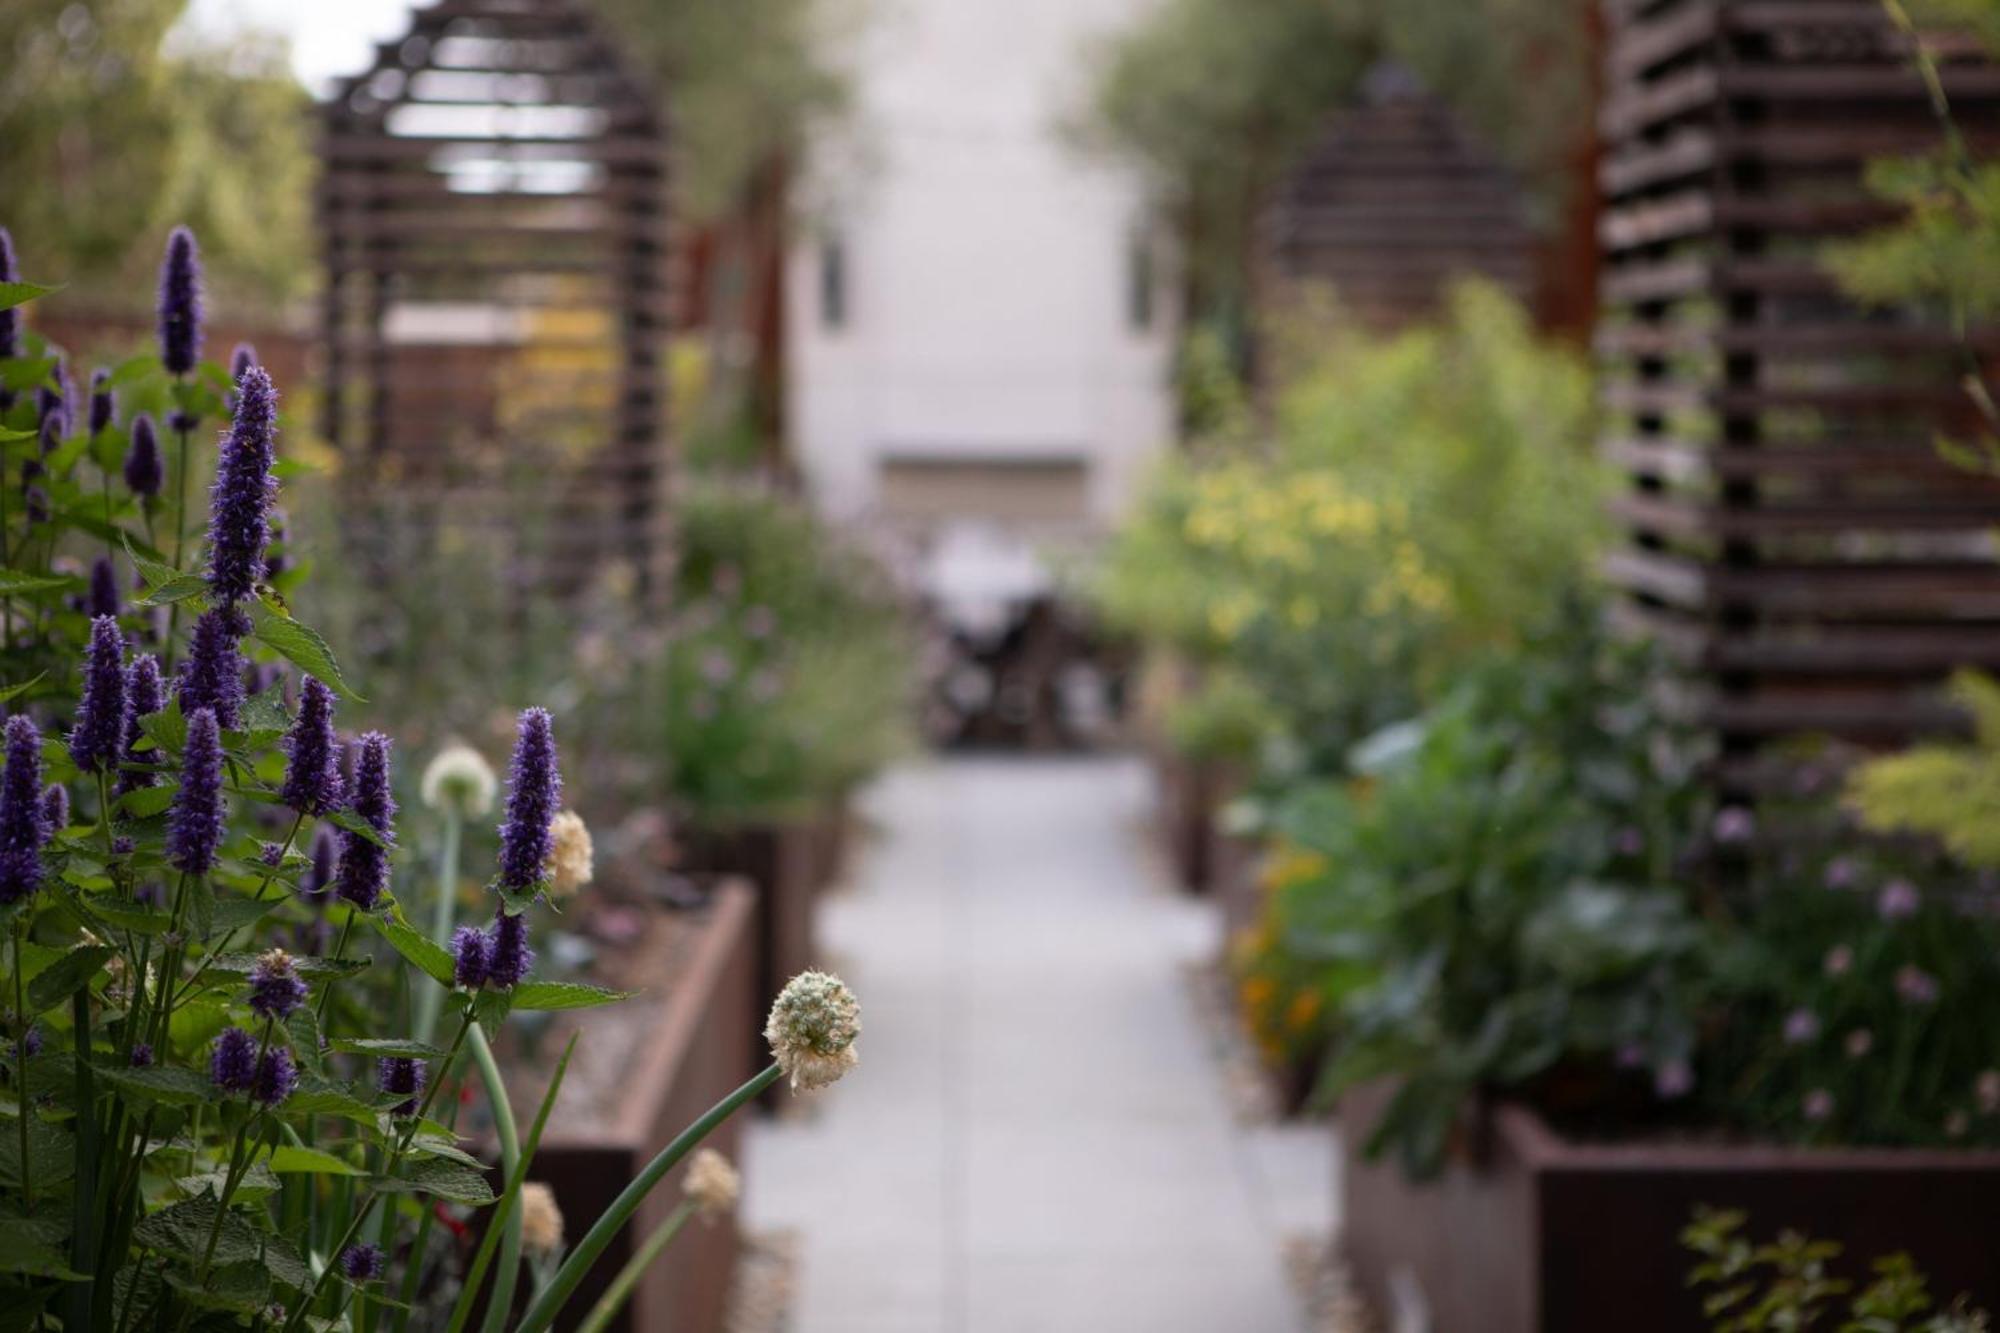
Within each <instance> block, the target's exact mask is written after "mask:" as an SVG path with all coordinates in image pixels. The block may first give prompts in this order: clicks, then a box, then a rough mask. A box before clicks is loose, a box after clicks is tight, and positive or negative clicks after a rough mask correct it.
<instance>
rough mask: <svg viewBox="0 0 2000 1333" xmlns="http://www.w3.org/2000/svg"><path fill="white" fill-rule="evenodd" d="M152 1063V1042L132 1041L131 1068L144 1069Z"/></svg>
mask: <svg viewBox="0 0 2000 1333" xmlns="http://www.w3.org/2000/svg"><path fill="white" fill-rule="evenodd" d="M152 1063H153V1044H152V1043H151V1042H149V1041H135V1042H133V1043H132V1068H134V1069H144V1068H146V1067H147V1066H149V1065H151V1064H152Z"/></svg>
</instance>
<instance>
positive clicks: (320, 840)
mask: <svg viewBox="0 0 2000 1333" xmlns="http://www.w3.org/2000/svg"><path fill="white" fill-rule="evenodd" d="M339 847H340V839H339V838H337V837H335V836H334V832H333V826H332V825H331V824H321V825H319V826H318V827H316V828H314V829H313V836H312V842H311V843H309V844H308V845H307V850H306V862H307V864H306V869H305V873H304V874H302V875H300V876H299V892H300V893H301V894H302V895H304V897H305V899H306V900H307V901H308V902H313V903H319V902H324V901H325V900H326V897H327V895H328V894H330V893H332V892H333V870H334V856H335V854H336V853H337V852H338V850H339Z"/></svg>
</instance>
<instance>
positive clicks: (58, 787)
mask: <svg viewBox="0 0 2000 1333" xmlns="http://www.w3.org/2000/svg"><path fill="white" fill-rule="evenodd" d="M42 822H43V824H45V825H47V827H48V830H49V832H50V833H51V834H55V833H59V832H61V831H62V830H63V829H66V828H68V827H69V788H67V787H65V786H63V785H62V784H61V783H60V782H52V783H50V784H49V785H48V786H47V787H45V788H43V790H42Z"/></svg>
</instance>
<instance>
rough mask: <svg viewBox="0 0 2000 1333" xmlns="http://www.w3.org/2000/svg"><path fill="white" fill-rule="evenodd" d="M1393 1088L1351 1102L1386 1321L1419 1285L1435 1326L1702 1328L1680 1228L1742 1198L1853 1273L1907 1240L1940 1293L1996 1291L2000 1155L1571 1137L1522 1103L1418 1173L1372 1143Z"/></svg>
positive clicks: (1456, 1330) (1346, 1193)
mask: <svg viewBox="0 0 2000 1333" xmlns="http://www.w3.org/2000/svg"><path fill="white" fill-rule="evenodd" d="M1386 1101H1387V1093H1386V1090H1384V1089H1380V1088H1366V1089H1361V1090H1358V1091H1357V1092H1355V1093H1353V1094H1351V1095H1350V1096H1349V1097H1348V1098H1347V1099H1344V1100H1343V1101H1342V1103H1341V1112H1342V1115H1341V1119H1342V1123H1343V1126H1344V1129H1345V1132H1344V1133H1343V1136H1342V1143H1343V1151H1342V1162H1341V1204H1342V1207H1341V1216H1342V1218H1343V1220H1344V1227H1345V1236H1344V1238H1343V1247H1344V1249H1345V1251H1346V1254H1347V1257H1348V1259H1349V1261H1350V1263H1351V1264H1352V1266H1353V1269H1354V1273H1355V1276H1356V1279H1357V1280H1358V1282H1359V1283H1360V1285H1361V1288H1362V1290H1363V1292H1364V1293H1365V1294H1366V1296H1367V1297H1368V1299H1369V1300H1370V1301H1371V1302H1372V1303H1373V1304H1375V1306H1376V1308H1377V1309H1378V1310H1379V1311H1381V1312H1382V1314H1383V1317H1384V1319H1385V1320H1386V1321H1388V1322H1389V1323H1390V1324H1391V1325H1392V1326H1393V1325H1394V1323H1395V1321H1396V1319H1397V1317H1398V1311H1399V1309H1400V1308H1401V1307H1403V1306H1406V1305H1407V1304H1409V1302H1410V1301H1411V1300H1413V1299H1414V1300H1417V1301H1420V1302H1421V1303H1422V1305H1423V1306H1424V1308H1425V1309H1426V1310H1427V1312H1428V1319H1429V1323H1428V1325H1427V1326H1428V1327H1429V1328H1431V1329H1432V1330H1434V1333H1603V1330H1606V1329H1618V1330H1619V1331H1620V1333H1687V1330H1689V1329H1697V1328H1705V1327H1707V1325H1706V1323H1705V1322H1704V1321H1703V1320H1702V1318H1701V1304H1700V1297H1699V1296H1698V1295H1697V1294H1695V1293H1694V1292H1691V1291H1690V1290H1689V1289H1688V1288H1687V1286H1686V1281H1685V1279H1686V1274H1687V1271H1688V1269H1689V1267H1691V1266H1692V1260H1691V1258H1690V1256H1689V1255H1688V1253H1687V1251H1685V1250H1683V1249H1682V1248H1681V1246H1680V1240H1679V1236H1680V1231H1681V1228H1682V1227H1684V1226H1686V1225H1687V1221H1688V1218H1689V1216H1690V1215H1691V1214H1692V1213H1693V1211H1694V1208H1695V1206H1696V1205H1697V1204H1709V1205H1712V1206H1716V1207H1729V1208H1743V1209H1746V1210H1747V1211H1748V1212H1749V1213H1750V1216H1751V1225H1752V1229H1753V1231H1754V1232H1755V1234H1757V1235H1758V1236H1759V1237H1768V1236H1772V1235H1775V1234H1776V1233H1777V1232H1778V1231H1779V1230H1781V1229H1785V1228H1791V1229H1796V1230H1801V1231H1804V1232H1807V1233H1809V1234H1811V1235H1813V1236H1815V1237H1825V1238H1827V1239H1830V1240H1836V1241H1839V1242H1840V1243H1841V1244H1842V1245H1843V1246H1845V1248H1846V1257H1845V1259H1844V1260H1843V1263H1844V1264H1846V1265H1848V1266H1849V1268H1850V1270H1851V1271H1849V1272H1847V1273H1846V1274H1845V1275H1846V1276H1853V1277H1861V1276H1865V1265H1866V1264H1867V1262H1868V1261H1869V1260H1871V1259H1873V1258H1875V1257H1877V1256H1880V1255H1886V1254H1890V1253H1893V1252H1895V1251H1898V1250H1907V1251H1909V1252H1910V1253H1911V1254H1912V1255H1913V1256H1915V1258H1916V1259H1917V1261H1918V1263H1919V1264H1920V1265H1921V1266H1922V1267H1923V1268H1924V1269H1925V1270H1926V1271H1927V1272H1929V1273H1930V1275H1931V1279H1932V1283H1931V1287H1932V1291H1933V1293H1934V1294H1936V1295H1939V1296H1940V1297H1941V1298H1942V1299H1944V1300H1949V1299H1950V1298H1951V1297H1952V1296H1953V1295H1955V1294H1957V1293H1958V1292H1960V1291H1968V1292H1970V1293H1972V1295H1973V1297H1974V1299H1975V1300H1976V1301H1977V1302H1978V1303H1979V1304H1981V1305H1985V1306H1989V1307H1990V1306H1992V1305H1994V1304H1995V1303H1996V1302H2000V1250H1996V1249H1995V1248H1994V1246H1993V1244H1992V1237H1993V1236H1994V1234H1995V1233H1996V1231H2000V1153H1996V1152H1963V1153H1957V1152H1939V1151H1929V1150H1924V1151H1918V1150H1902V1149H1802V1148H1773V1147H1757V1146H1732V1145H1718V1144H1700V1143H1670V1142H1651V1143H1647V1142H1627V1143H1619V1142H1604V1143H1599V1142H1588V1143H1584V1142H1575V1141H1571V1140H1568V1139H1565V1138H1563V1137H1562V1136H1561V1135H1559V1134H1557V1133H1556V1132H1555V1131H1554V1130H1552V1129H1551V1128H1550V1127H1549V1126H1548V1124H1547V1123H1546V1122H1545V1121H1543V1120H1542V1119H1541V1117H1540V1116H1538V1115H1536V1114H1535V1113H1534V1112H1533V1111H1531V1110H1528V1109H1527V1108H1525V1107H1522V1106H1518V1105H1511V1104H1501V1105H1499V1106H1497V1107H1496V1108H1494V1109H1493V1110H1492V1111H1491V1112H1490V1114H1488V1115H1486V1116H1484V1117H1482V1123H1481V1124H1480V1126H1479V1130H1478V1133H1477V1134H1476V1135H1475V1136H1474V1137H1475V1138H1477V1139H1478V1140H1479V1142H1478V1143H1477V1144H1475V1145H1473V1152H1472V1154H1470V1156H1469V1160H1465V1161H1461V1162H1458V1163H1455V1164H1454V1165H1452V1166H1451V1167H1450V1168H1448V1169H1447V1170H1446V1172H1445V1173H1444V1175H1443V1177H1442V1178H1440V1179H1439V1180H1437V1181H1435V1182H1432V1183H1429V1184H1424V1185H1412V1184H1411V1183H1409V1182H1408V1181H1407V1180H1405V1179H1404V1177H1403V1175H1402V1171H1401V1169H1400V1168H1399V1167H1398V1166H1397V1165H1396V1164H1395V1163H1394V1162H1389V1161H1384V1162H1380V1163H1374V1162H1369V1161H1366V1160H1365V1159H1364V1158H1363V1157H1362V1156H1361V1153H1360V1147H1361V1145H1362V1143H1363V1142H1365V1139H1366V1135H1367V1127H1368V1126H1369V1125H1371V1124H1373V1123H1374V1120H1375V1117H1376V1115H1377V1114H1378V1113H1379V1111H1380V1110H1381V1108H1382V1106H1383V1105H1384V1104H1385V1103H1386Z"/></svg>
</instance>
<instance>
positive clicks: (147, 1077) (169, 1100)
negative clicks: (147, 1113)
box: [97, 1065, 215, 1106]
mask: <svg viewBox="0 0 2000 1333" xmlns="http://www.w3.org/2000/svg"><path fill="white" fill-rule="evenodd" d="M97 1076H98V1077H99V1078H101V1079H103V1080H104V1081H105V1082H106V1083H108V1084H110V1085H111V1086H112V1087H113V1088H114V1089H116V1090H117V1091H118V1092H119V1093H120V1094H121V1095H123V1096H126V1097H129V1098H131V1099H132V1100H134V1101H143V1102H151V1103H154V1104H155V1105H159V1106H198V1105H200V1104H201V1103H203V1102H207V1101H212V1100H214V1098H215V1085H214V1084H212V1083H210V1082H209V1081H208V1080H207V1079H206V1078H203V1077H202V1076H201V1075H200V1074H198V1073H196V1072H195V1071H194V1070H192V1069H185V1068H180V1067H177V1066H173V1065H148V1066H146V1067H145V1068H143V1069H129V1068H121V1067H119V1066H117V1065H99V1066H98V1067H97Z"/></svg>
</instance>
